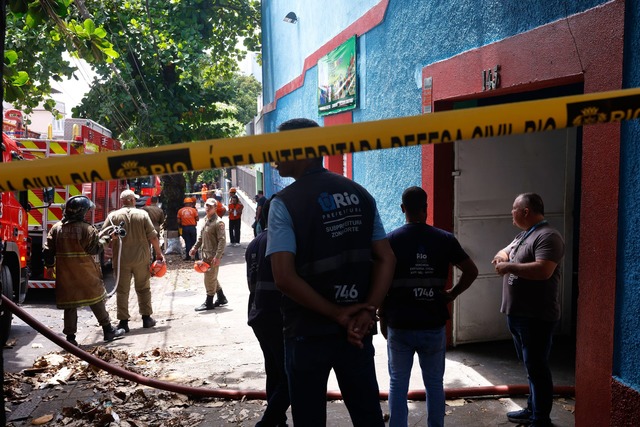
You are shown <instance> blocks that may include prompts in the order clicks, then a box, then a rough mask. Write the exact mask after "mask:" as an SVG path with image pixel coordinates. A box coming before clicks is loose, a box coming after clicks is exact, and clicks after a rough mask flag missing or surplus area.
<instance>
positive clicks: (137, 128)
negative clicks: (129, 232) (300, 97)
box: [74, 0, 260, 146]
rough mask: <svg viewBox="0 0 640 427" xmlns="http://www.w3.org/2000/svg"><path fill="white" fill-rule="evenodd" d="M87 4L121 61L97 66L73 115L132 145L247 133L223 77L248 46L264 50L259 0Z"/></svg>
mask: <svg viewBox="0 0 640 427" xmlns="http://www.w3.org/2000/svg"><path fill="white" fill-rule="evenodd" d="M85 5H86V7H87V10H91V19H93V20H94V21H95V22H97V23H99V24H100V25H102V26H104V28H105V29H106V30H107V32H108V33H109V34H110V35H111V38H110V40H111V42H112V43H113V45H114V47H115V50H116V51H117V52H119V53H120V58H119V59H117V60H115V61H114V62H113V64H106V63H103V64H96V65H95V66H94V68H95V70H96V72H97V74H98V76H97V77H96V81H95V82H94V84H93V86H92V89H91V90H90V92H89V93H88V94H87V96H86V97H85V98H84V99H83V100H82V104H81V105H80V106H79V107H78V108H77V109H75V110H74V116H80V117H91V118H92V119H93V120H96V121H99V122H100V123H102V124H103V125H105V126H106V127H108V128H109V129H111V130H112V131H113V132H114V136H116V137H118V138H119V139H121V140H123V141H127V142H128V145H129V146H156V145H163V144H170V143H176V142H183V141H193V140H199V139H209V138H220V137H228V136H235V135H238V134H239V133H240V132H241V131H242V126H241V125H242V122H240V121H238V120H237V119H235V118H236V113H237V109H236V108H237V107H234V106H233V105H231V104H230V103H229V99H230V98H229V91H228V86H227V85H225V82H227V81H230V80H231V79H232V78H233V72H234V71H236V70H237V62H238V61H239V60H240V59H242V58H243V57H244V55H245V54H246V51H247V50H253V51H255V50H257V49H258V48H259V46H258V42H259V22H260V5H259V2H257V1H247V0H224V1H219V0H217V1H212V0H171V1H167V0H128V1H124V2H104V1H102V0H85ZM239 46H242V47H239ZM254 102H255V101H254Z"/></svg>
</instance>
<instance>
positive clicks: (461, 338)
mask: <svg viewBox="0 0 640 427" xmlns="http://www.w3.org/2000/svg"><path fill="white" fill-rule="evenodd" d="M454 149H455V172H454V175H455V178H454V192H455V197H454V200H455V203H454V216H455V218H454V228H455V233H456V236H457V237H458V240H459V241H460V243H461V244H462V246H463V247H464V248H465V250H466V251H467V253H468V254H469V256H470V257H471V258H472V259H473V260H474V262H475V263H476V264H477V266H478V270H479V275H478V278H477V279H476V281H475V282H474V283H473V285H472V286H471V288H469V289H468V290H467V291H466V292H465V293H463V294H462V295H461V296H460V297H459V298H458V299H457V300H456V302H455V303H454V307H453V343H454V345H455V344H462V343H466V342H477V341H493V340H499V339H506V338H509V337H510V336H511V335H510V334H509V332H508V330H507V327H506V319H505V316H504V314H502V313H500V302H501V300H502V280H501V278H500V277H499V276H498V275H496V274H495V271H494V269H493V266H492V265H491V260H492V258H493V255H495V253H496V252H497V251H498V250H499V249H501V248H504V247H505V246H506V245H507V244H508V243H510V242H511V240H512V239H513V238H514V237H515V235H516V234H517V233H518V231H519V230H518V229H517V228H516V227H515V226H514V225H513V224H512V220H511V206H512V204H513V200H514V198H515V197H516V196H517V195H518V194H520V193H524V192H529V191H531V192H535V193H538V194H540V196H542V199H543V201H544V205H545V217H546V219H547V220H548V221H549V222H550V224H551V225H553V226H554V227H555V228H557V229H558V230H559V231H560V232H561V233H562V235H563V236H564V238H565V245H566V246H565V247H566V249H565V258H564V262H563V272H564V274H563V278H564V280H563V284H562V286H561V291H560V298H561V305H562V311H563V314H562V317H563V319H562V321H561V330H562V332H568V331H569V328H570V327H571V290H572V289H571V265H572V254H571V248H572V239H573V236H572V231H573V218H572V214H573V200H574V182H575V152H576V130H575V129H563V130H557V131H552V132H544V133H535V134H525V135H516V136H509V137H500V138H486V139H482V140H476V141H465V142H456V143H455V148H454ZM458 274H459V272H458V271H457V270H455V273H454V280H457V275H458Z"/></svg>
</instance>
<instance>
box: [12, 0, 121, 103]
mask: <svg viewBox="0 0 640 427" xmlns="http://www.w3.org/2000/svg"><path fill="white" fill-rule="evenodd" d="M7 4H8V6H9V10H8V12H9V13H8V14H7V31H6V43H5V48H6V49H7V50H8V52H14V53H15V52H20V55H18V56H17V57H15V56H13V57H11V58H9V59H7V55H5V66H4V68H3V88H4V94H3V95H4V99H5V100H7V101H9V102H12V103H14V104H15V106H16V107H17V108H22V109H24V110H25V112H26V113H29V112H30V111H31V109H32V108H33V107H35V106H37V105H38V104H39V103H42V102H44V101H46V102H53V101H52V100H50V99H49V100H47V98H48V97H49V96H50V93H51V86H50V83H49V80H50V79H53V80H58V81H59V80H62V78H63V77H64V78H69V77H70V76H71V75H72V73H73V71H74V70H75V68H73V67H71V66H70V65H69V63H68V62H67V61H66V60H63V59H62V58H61V56H62V54H63V52H65V51H68V52H71V53H72V54H74V56H76V57H78V58H82V59H84V60H86V61H87V62H90V63H98V62H111V61H113V60H114V59H117V58H118V57H119V54H118V52H117V51H116V50H115V49H114V47H113V45H112V44H111V42H110V41H109V39H108V34H107V31H106V30H105V29H104V28H103V27H102V26H99V25H96V24H95V23H94V21H93V20H91V19H85V20H82V21H80V22H78V21H77V20H75V19H73V18H72V15H74V14H77V13H78V12H77V11H76V9H75V7H72V6H71V5H72V0H31V1H27V0H9V1H8V3H7ZM9 55H11V53H9ZM17 70H26V71H17ZM27 73H28V74H27ZM46 102H45V104H44V106H45V108H47V105H48V104H47V103H46Z"/></svg>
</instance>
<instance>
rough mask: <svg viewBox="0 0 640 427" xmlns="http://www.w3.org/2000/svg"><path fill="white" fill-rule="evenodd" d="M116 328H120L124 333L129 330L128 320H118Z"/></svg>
mask: <svg viewBox="0 0 640 427" xmlns="http://www.w3.org/2000/svg"><path fill="white" fill-rule="evenodd" d="M116 329H122V330H123V331H124V332H125V333H126V332H129V321H128V320H121V321H119V322H118V326H116Z"/></svg>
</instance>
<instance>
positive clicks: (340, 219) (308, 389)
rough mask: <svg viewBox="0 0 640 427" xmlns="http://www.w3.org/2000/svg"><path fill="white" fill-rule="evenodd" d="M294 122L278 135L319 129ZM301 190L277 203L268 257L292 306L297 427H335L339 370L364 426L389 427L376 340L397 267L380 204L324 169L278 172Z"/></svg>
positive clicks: (288, 344) (289, 191)
mask: <svg viewBox="0 0 640 427" xmlns="http://www.w3.org/2000/svg"><path fill="white" fill-rule="evenodd" d="M317 126H318V125H317V123H315V122H314V121H312V120H308V119H293V120H289V121H287V122H285V123H283V124H282V125H280V127H279V130H281V131H287V130H293V129H299V128H308V127H317ZM277 168H278V172H279V173H280V175H281V176H289V177H292V178H295V180H296V181H295V182H294V183H293V184H291V185H289V186H288V187H286V188H284V189H283V190H282V191H280V192H279V193H278V194H277V195H276V197H274V198H273V199H272V200H271V206H270V209H269V228H268V242H267V256H271V266H272V268H273V277H274V279H275V283H276V286H277V287H278V289H280V290H281V291H282V293H283V294H285V295H286V298H284V299H283V305H282V310H283V316H284V317H283V319H284V335H285V360H286V369H287V376H288V378H289V391H290V396H291V411H292V416H293V422H294V424H295V425H299V426H305V427H314V426H324V425H325V424H326V400H327V396H326V393H327V380H328V378H329V373H330V371H331V369H333V370H334V372H335V374H336V378H337V379H338V382H339V384H340V390H341V392H342V396H343V399H344V402H345V405H346V406H347V408H348V410H349V414H350V416H351V421H352V423H353V425H354V426H356V427H361V426H362V427H383V426H384V421H383V419H382V411H381V409H380V400H379V388H378V383H377V380H376V374H375V366H374V361H373V354H374V349H373V343H372V336H371V334H370V333H369V331H370V329H371V328H372V327H373V325H374V315H375V310H376V308H377V307H378V306H379V305H380V304H381V303H382V300H383V299H384V296H385V295H386V293H387V289H388V287H389V285H390V283H391V279H392V276H393V268H394V266H395V258H394V256H393V252H392V251H391V247H390V246H389V242H388V241H387V239H386V235H385V233H384V228H383V227H382V223H381V221H380V216H379V214H378V210H377V208H376V204H375V201H374V200H373V197H371V195H370V194H369V193H368V192H367V191H366V190H365V189H364V188H363V187H362V186H360V185H358V184H356V183H355V182H353V181H351V180H349V179H348V178H345V177H343V176H341V175H337V174H334V173H332V172H329V171H327V170H326V169H324V168H323V167H322V158H317V159H305V160H296V161H290V162H280V163H277Z"/></svg>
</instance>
